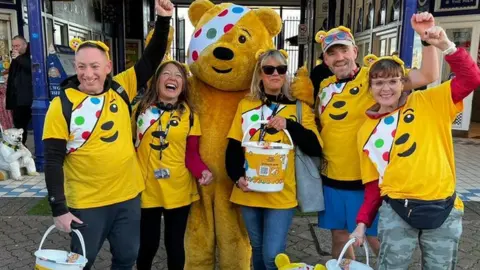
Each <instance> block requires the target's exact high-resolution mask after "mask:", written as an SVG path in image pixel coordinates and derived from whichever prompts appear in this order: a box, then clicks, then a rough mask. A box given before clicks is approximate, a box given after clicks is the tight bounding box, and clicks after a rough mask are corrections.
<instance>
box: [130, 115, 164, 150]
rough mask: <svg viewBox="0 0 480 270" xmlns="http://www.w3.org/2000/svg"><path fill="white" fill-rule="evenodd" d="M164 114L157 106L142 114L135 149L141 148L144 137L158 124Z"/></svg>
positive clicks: (138, 121)
mask: <svg viewBox="0 0 480 270" xmlns="http://www.w3.org/2000/svg"><path fill="white" fill-rule="evenodd" d="M162 114H163V112H162V111H160V109H158V108H157V106H150V107H149V108H148V109H147V110H146V111H145V112H143V113H141V114H140V115H139V116H138V119H137V137H136V140H135V148H138V147H139V146H140V143H141V142H142V139H143V135H144V134H145V132H147V130H148V129H149V128H150V127H151V126H152V125H153V124H155V122H157V120H158V118H160V116H161V115H162Z"/></svg>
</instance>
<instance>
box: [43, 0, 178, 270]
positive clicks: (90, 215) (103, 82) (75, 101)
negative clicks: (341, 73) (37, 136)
mask: <svg viewBox="0 0 480 270" xmlns="http://www.w3.org/2000/svg"><path fill="white" fill-rule="evenodd" d="M140 5H141V4H140ZM173 10H174V7H173V4H172V3H171V2H170V1H169V0H156V1H155V11H156V14H157V19H156V23H155V33H154V35H153V37H152V40H151V41H150V44H149V45H148V46H147V48H146V49H145V52H144V53H143V55H142V57H141V58H140V60H139V61H138V62H137V63H136V64H135V65H134V66H133V67H131V68H129V69H127V70H126V71H124V72H122V73H120V74H118V75H116V76H114V77H113V78H112V77H111V75H110V73H111V71H112V62H111V61H110V58H109V48H108V47H107V46H106V45H105V44H104V43H103V42H100V41H86V42H83V43H81V44H80V45H79V46H78V47H77V48H76V53H75V70H76V73H77V74H76V75H74V76H72V77H70V78H67V79H66V80H65V81H64V82H63V83H62V88H63V89H62V91H63V92H61V93H60V96H59V97H56V98H54V99H53V100H52V102H51V104H50V107H49V108H48V111H47V115H46V118H45V126H44V133H43V143H44V146H45V181H46V184H47V190H48V201H49V203H50V207H51V209H52V215H53V220H54V222H55V226H56V227H57V228H58V229H59V230H61V231H65V232H70V231H71V226H72V225H78V224H82V223H84V225H83V226H81V228H80V229H79V230H80V232H81V233H82V235H83V238H84V239H85V245H86V252H87V254H86V257H87V259H88V264H87V265H86V267H85V268H84V269H87V270H88V269H91V268H92V265H93V263H94V262H95V258H96V256H97V254H98V252H99V250H100V249H101V247H102V245H103V243H104V241H105V240H106V239H108V242H109V243H110V251H111V253H112V267H111V268H112V269H132V267H133V266H134V265H135V261H136V259H137V256H138V249H139V243H140V193H141V192H142V191H143V190H144V188H145V184H144V181H143V177H142V172H141V169H140V166H139V165H138V160H137V157H136V154H135V149H134V145H133V143H132V128H131V121H130V120H131V117H130V103H131V102H132V100H133V98H134V97H135V96H136V95H137V89H138V85H143V84H145V83H146V82H147V81H148V80H149V79H150V77H151V76H152V75H153V74H154V73H155V70H156V69H157V67H158V65H159V64H160V62H161V60H162V58H163V55H164V54H165V51H166V46H167V37H168V32H169V26H170V20H171V16H172V14H173ZM66 106H70V107H71V108H68V107H66ZM67 114H70V118H71V120H67V119H66V118H67V116H66V115H67ZM71 248H72V251H73V252H75V253H80V254H81V253H82V248H81V245H80V241H79V240H78V238H77V237H75V236H73V237H72V242H71Z"/></svg>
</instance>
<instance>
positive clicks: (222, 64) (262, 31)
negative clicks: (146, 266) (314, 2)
mask: <svg viewBox="0 0 480 270" xmlns="http://www.w3.org/2000/svg"><path fill="white" fill-rule="evenodd" d="M188 15H189V18H190V21H191V22H192V24H193V26H194V27H195V30H194V33H193V36H192V38H191V42H190V45H189V49H188V64H189V67H190V71H191V72H192V77H191V78H190V81H189V83H190V90H191V93H193V94H192V99H193V103H194V106H195V109H196V110H197V112H198V114H199V117H200V122H201V127H202V136H201V137H200V154H201V156H202V159H203V160H204V161H205V163H206V164H207V165H208V168H210V170H211V171H212V173H213V177H214V180H213V182H212V184H210V185H208V186H201V187H199V192H200V201H198V202H195V203H193V204H192V208H191V211H190V217H189V222H188V228H187V232H186V240H185V241H186V243H185V252H186V256H185V257H186V263H185V269H188V270H202V269H208V270H212V269H215V265H216V251H217V250H216V248H217V247H218V259H219V261H218V264H217V265H218V266H219V267H220V269H222V270H240V269H241V270H246V269H250V257H251V248H250V243H249V240H248V234H247V231H246V229H245V227H244V224H243V220H242V217H241V216H240V209H239V208H238V206H236V205H233V204H232V203H230V201H229V199H230V194H231V193H232V189H233V188H236V187H234V182H233V181H232V180H231V179H230V178H229V177H228V175H227V172H226V169H225V150H226V148H227V143H228V141H227V133H228V131H229V129H230V126H231V124H232V121H233V117H234V114H235V112H236V110H237V105H238V103H239V101H240V100H241V99H242V98H243V97H245V95H246V94H247V93H248V92H249V91H250V83H251V80H252V75H253V71H254V67H255V63H256V59H255V55H256V53H257V52H258V51H260V50H263V51H265V50H266V49H270V48H274V45H273V38H274V37H275V36H276V35H277V34H278V33H280V30H281V27H282V21H281V19H280V16H279V15H278V14H277V13H276V12H275V11H274V10H272V9H268V8H260V9H256V10H250V9H248V8H246V7H244V6H239V5H235V4H231V3H222V4H219V5H215V4H213V3H212V2H210V1H208V0H196V1H194V2H193V3H192V4H191V5H190V8H189V11H188Z"/></svg>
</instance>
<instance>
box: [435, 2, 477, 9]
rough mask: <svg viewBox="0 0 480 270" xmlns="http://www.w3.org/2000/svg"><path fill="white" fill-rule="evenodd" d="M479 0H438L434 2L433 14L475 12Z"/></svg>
mask: <svg viewBox="0 0 480 270" xmlns="http://www.w3.org/2000/svg"><path fill="white" fill-rule="evenodd" d="M479 2H480V1H479V0H440V1H435V12H442V11H443V12H445V11H459V10H477V9H478V8H479Z"/></svg>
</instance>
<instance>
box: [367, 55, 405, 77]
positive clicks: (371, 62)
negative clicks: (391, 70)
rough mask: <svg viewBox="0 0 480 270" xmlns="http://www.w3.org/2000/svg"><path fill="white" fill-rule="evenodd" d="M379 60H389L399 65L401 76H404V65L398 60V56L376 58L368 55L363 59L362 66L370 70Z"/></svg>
mask: <svg viewBox="0 0 480 270" xmlns="http://www.w3.org/2000/svg"><path fill="white" fill-rule="evenodd" d="M381 60H391V61H394V62H396V63H397V64H399V65H400V67H401V68H402V72H403V76H405V75H406V72H405V63H404V62H403V61H402V59H400V58H398V56H396V55H393V56H382V57H377V56H375V55H373V54H369V55H367V56H365V57H364V58H363V64H364V65H365V66H366V67H367V68H368V69H369V70H370V68H371V67H372V66H373V65H374V64H375V63H377V62H378V61H381Z"/></svg>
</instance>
